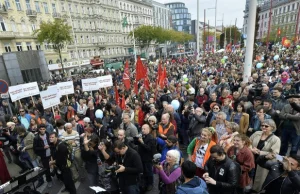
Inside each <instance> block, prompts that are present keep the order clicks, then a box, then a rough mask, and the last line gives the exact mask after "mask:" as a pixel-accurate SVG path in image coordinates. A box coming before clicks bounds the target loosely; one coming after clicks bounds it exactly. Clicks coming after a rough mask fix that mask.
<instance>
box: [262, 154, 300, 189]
mask: <svg viewBox="0 0 300 194" xmlns="http://www.w3.org/2000/svg"><path fill="white" fill-rule="evenodd" d="M275 158H276V159H277V160H276V161H274V159H275ZM257 163H258V165H260V166H261V167H263V168H265V169H267V170H269V173H268V175H267V178H266V179H265V182H264V183H263V186H262V191H263V190H264V193H265V194H280V193H299V192H300V157H299V156H297V155H294V156H290V157H282V156H280V155H276V154H275V153H269V154H268V155H262V156H259V157H258V159H257Z"/></svg>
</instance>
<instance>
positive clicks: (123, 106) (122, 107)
mask: <svg viewBox="0 0 300 194" xmlns="http://www.w3.org/2000/svg"><path fill="white" fill-rule="evenodd" d="M125 101H126V99H125V96H123V98H122V103H121V109H122V110H125V108H126V103H125Z"/></svg>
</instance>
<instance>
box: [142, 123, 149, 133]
mask: <svg viewBox="0 0 300 194" xmlns="http://www.w3.org/2000/svg"><path fill="white" fill-rule="evenodd" d="M142 133H143V134H144V135H148V134H149V133H150V126H149V125H148V124H144V125H143V126H142Z"/></svg>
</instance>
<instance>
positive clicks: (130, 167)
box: [114, 140, 143, 194]
mask: <svg viewBox="0 0 300 194" xmlns="http://www.w3.org/2000/svg"><path fill="white" fill-rule="evenodd" d="M114 151H115V153H116V163H117V164H118V166H119V169H118V170H116V173H118V178H119V187H120V189H121V192H122V194H139V193H140V192H139V187H138V185H137V183H138V177H139V174H140V173H143V164H142V161H141V158H140V155H139V154H138V153H137V152H136V151H135V150H133V149H132V148H130V147H128V146H126V145H125V144H124V142H122V141H121V140H116V141H115V143H114Z"/></svg>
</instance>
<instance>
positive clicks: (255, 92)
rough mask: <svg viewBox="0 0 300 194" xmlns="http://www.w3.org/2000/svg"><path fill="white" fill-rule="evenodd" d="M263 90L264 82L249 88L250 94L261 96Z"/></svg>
mask: <svg viewBox="0 0 300 194" xmlns="http://www.w3.org/2000/svg"><path fill="white" fill-rule="evenodd" d="M262 90H263V85H262V84H258V85H256V86H253V87H252V88H251V89H250V90H249V94H250V95H252V96H261V92H262Z"/></svg>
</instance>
